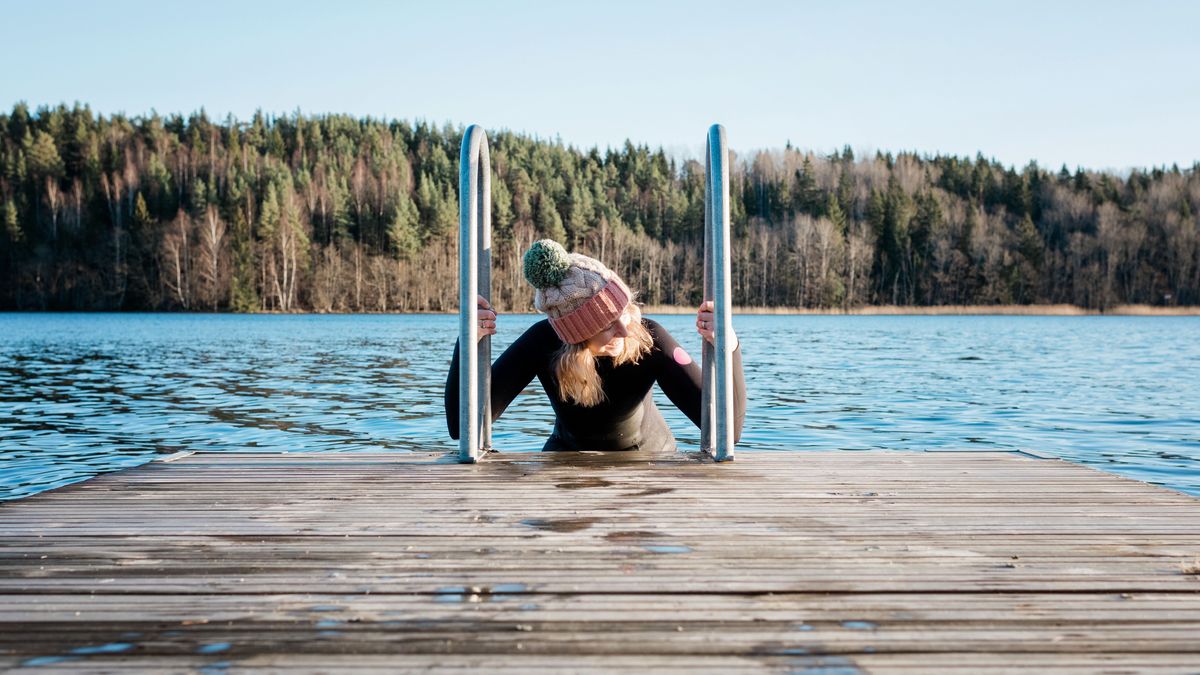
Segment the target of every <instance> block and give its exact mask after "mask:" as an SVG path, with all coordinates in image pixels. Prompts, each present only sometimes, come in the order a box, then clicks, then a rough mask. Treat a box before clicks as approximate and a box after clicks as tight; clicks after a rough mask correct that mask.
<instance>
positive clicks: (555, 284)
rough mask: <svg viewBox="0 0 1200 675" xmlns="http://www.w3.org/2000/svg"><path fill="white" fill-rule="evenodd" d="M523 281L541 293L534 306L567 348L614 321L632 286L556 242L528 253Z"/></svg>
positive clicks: (538, 243) (539, 243) (546, 241)
mask: <svg viewBox="0 0 1200 675" xmlns="http://www.w3.org/2000/svg"><path fill="white" fill-rule="evenodd" d="M525 279H526V280H527V281H528V282H529V283H530V284H531V285H533V287H534V288H535V289H537V290H536V291H535V292H534V294H533V306H534V307H536V308H537V310H538V311H539V312H545V313H546V314H547V315H549V317H550V326H551V327H552V328H554V332H555V333H558V337H559V338H561V339H562V341H563V342H566V343H567V344H577V343H580V342H584V341H586V340H587V339H588V338H590V337H592V336H593V335H595V334H596V333H599V332H600V331H602V330H604V329H605V328H606V327H608V325H609V324H611V323H612V322H613V321H616V320H617V318H618V317H619V316H621V312H623V311H624V310H625V306H626V305H628V304H629V299H630V297H631V294H630V292H629V288H628V287H627V286H626V285H625V283H624V282H622V281H621V279H620V277H618V276H617V275H616V274H615V273H614V272H613V271H612V270H610V269H608V268H607V267H605V266H604V263H602V262H600V261H599V260H596V259H595V258H589V257H587V256H586V255H581V254H579V253H567V251H566V249H564V248H563V247H562V246H561V245H560V244H559V243H558V242H556V241H554V240H553V239H542V240H540V241H536V242H534V243H533V246H530V247H529V250H528V251H526V252H525Z"/></svg>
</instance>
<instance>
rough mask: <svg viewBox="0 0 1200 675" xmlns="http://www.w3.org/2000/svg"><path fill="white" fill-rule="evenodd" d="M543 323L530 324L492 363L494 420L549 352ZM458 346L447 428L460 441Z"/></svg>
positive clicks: (452, 364) (448, 387) (449, 384)
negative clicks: (547, 351)
mask: <svg viewBox="0 0 1200 675" xmlns="http://www.w3.org/2000/svg"><path fill="white" fill-rule="evenodd" d="M540 329H541V324H540V323H536V324H534V325H532V326H530V327H529V329H528V330H526V331H525V332H524V333H523V334H522V335H521V337H519V338H517V341H516V342H514V343H512V344H511V345H509V346H508V349H505V350H504V353H503V354H501V355H500V358H498V359H496V362H495V363H494V364H492V421H493V422H495V421H496V420H497V419H499V417H500V413H502V412H504V409H505V408H507V407H508V404H509V403H512V401H513V399H514V398H516V397H517V394H519V393H521V391H522V390H523V389H525V387H528V386H529V383H530V382H532V381H533V378H534V377H535V376H536V375H537V369H538V364H539V363H541V362H542V361H543V360H544V358H545V354H546V347H545V345H544V344H543V343H545V342H546V340H545V335H544V333H545V331H543V330H540ZM458 349H459V344H458V342H457V341H455V343H454V356H453V357H451V359H450V372H449V373H448V374H447V375H446V396H445V399H446V427H447V429H448V430H449V432H450V438H453V439H454V440H458Z"/></svg>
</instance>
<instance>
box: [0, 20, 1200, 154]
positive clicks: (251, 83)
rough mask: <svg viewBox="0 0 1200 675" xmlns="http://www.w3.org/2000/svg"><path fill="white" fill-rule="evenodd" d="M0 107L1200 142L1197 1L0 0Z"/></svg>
mask: <svg viewBox="0 0 1200 675" xmlns="http://www.w3.org/2000/svg"><path fill="white" fill-rule="evenodd" d="M0 16H2V17H4V21H3V24H2V25H0V44H2V45H3V52H4V61H3V64H2V65H0V107H3V108H4V109H11V107H12V104H13V103H15V102H16V101H19V100H25V101H27V102H28V103H30V104H31V105H32V106H35V107H36V106H38V105H42V104H47V103H49V104H54V103H59V102H67V103H68V104H69V103H71V102H73V101H81V102H86V103H88V104H90V105H91V106H92V108H93V109H94V110H96V111H98V112H103V113H111V112H116V111H123V112H125V113H128V114H131V115H138V114H143V113H146V112H148V111H150V110H151V109H156V110H158V111H159V112H162V113H167V112H191V111H193V110H197V109H199V108H201V107H203V108H205V109H206V110H207V111H208V112H209V114H210V115H211V116H214V117H218V118H222V117H224V116H225V115H226V114H227V113H232V114H233V115H235V116H236V117H238V118H241V119H246V118H248V117H249V116H250V115H251V114H253V112H254V110H255V109H256V108H261V109H263V110H264V111H268V112H292V111H295V110H296V109H300V110H301V111H303V112H305V113H321V112H346V113H351V114H354V115H372V116H376V117H382V116H386V117H389V118H403V119H409V120H413V119H425V120H429V121H433V122H437V123H442V122H446V121H450V122H454V123H470V122H478V123H480V124H482V125H484V126H485V127H486V128H508V129H512V130H515V131H524V132H527V133H530V134H536V135H538V136H541V137H549V138H553V137H555V136H559V137H561V138H562V140H563V141H564V142H566V143H570V144H573V145H576V146H585V147H590V146H592V145H599V146H601V147H603V146H606V145H619V144H621V143H623V142H624V140H625V139H626V138H629V139H631V140H633V141H634V142H636V143H648V144H650V145H652V146H659V145H661V146H664V147H666V148H667V149H668V150H670V151H672V152H674V153H676V154H681V155H691V156H699V155H700V153H701V150H702V148H703V140H704V133H705V129H706V128H707V126H708V124H710V123H712V122H714V121H719V122H721V123H723V124H725V126H726V128H727V130H728V133H729V139H730V142H731V144H732V145H733V147H734V148H735V149H737V150H740V151H747V150H750V149H754V148H763V147H781V146H783V145H784V144H785V143H786V142H788V141H789V140H790V141H791V142H792V143H793V145H796V146H798V147H802V148H812V149H815V150H818V151H821V152H827V151H830V150H832V149H834V148H840V147H841V146H843V145H846V144H849V145H850V146H852V147H854V148H856V149H860V150H861V149H885V150H918V151H920V152H927V153H933V152H944V153H955V154H965V155H972V156H973V155H974V154H975V153H976V151H981V152H983V153H984V154H985V155H987V156H992V157H995V158H997V159H999V160H1000V161H1002V162H1005V163H1010V164H1017V165H1024V164H1025V163H1026V162H1028V161H1029V160H1031V159H1034V160H1037V161H1038V162H1039V163H1041V164H1042V165H1044V166H1049V167H1051V168H1057V167H1058V166H1059V165H1060V164H1062V163H1064V162H1065V163H1067V164H1069V165H1070V166H1071V167H1074V166H1076V165H1083V166H1086V167H1090V168H1114V169H1124V168H1127V167H1130V166H1152V165H1162V164H1167V165H1169V164H1171V163H1172V162H1178V163H1179V164H1180V165H1184V166H1190V165H1191V164H1192V163H1193V162H1194V161H1196V160H1200V115H1198V114H1197V113H1198V111H1200V34H1198V33H1197V31H1198V30H1200V2H1193V1H1179V2H1156V1H1153V0H1151V1H1142V2H1127V1H1126V2H1107V1H1090V2H1089V1H1080V2H1051V1H1048V0H1043V1H1042V2H1025V1H1023V0H1020V1H1018V0H1012V1H1008V2H969V1H965V0H958V1H953V2H941V1H938V2H900V1H896V2H822V3H815V2H812V3H801V2H753V1H751V0H742V1H739V2H736V3H734V2H723V3H706V2H653V1H651V0H641V1H640V2H613V1H610V2H596V3H590V4H586V5H585V4H584V3H576V2H564V1H562V0H559V1H558V2H515V1H512V2H478V3H457V2H449V1H447V2H436V1H430V2H423V3H402V2H353V1H351V0H343V1H341V2H328V1H325V2H302V1H298V0H293V1H290V2H259V1H257V0H242V1H240V2H225V1H223V0H221V1H206V2H169V1H167V0H159V1H158V2H142V1H133V0H128V1H117V0H113V1H105V2H95V3H92V2H84V1H82V0H80V1H78V2H63V1H61V0H37V1H32V2H31V1H28V0H21V1H20V2H16V1H15V0H0Z"/></svg>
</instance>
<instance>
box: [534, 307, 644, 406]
mask: <svg viewBox="0 0 1200 675" xmlns="http://www.w3.org/2000/svg"><path fill="white" fill-rule="evenodd" d="M629 314H630V316H632V317H633V320H632V321H630V322H629V326H628V328H627V329H626V330H628V332H629V334H628V335H627V336H626V337H625V344H624V346H622V348H621V353H620V354H618V355H616V356H614V357H613V365H614V366H620V365H623V364H626V363H637V362H638V361H641V360H642V357H643V356H645V355H647V354H649V353H650V349H651V348H652V347H654V338H653V337H651V336H650V331H648V330H646V326H645V325H644V324H642V309H641V307H638V306H637V305H636V304H634V303H632V302H630V303H629ZM554 377H555V378H556V379H557V380H558V397H559V398H560V399H562V400H563V401H567V402H571V401H574V402H575V403H576V404H578V405H581V406H584V407H585V408H590V407H592V406H594V405H597V404H599V403H600V402H602V401H604V400H605V399H606V398H607V397H606V396H605V395H604V386H603V383H601V382H600V373H599V372H597V371H596V355H595V354H592V352H591V350H589V349H588V348H587V342H580V343H577V344H564V345H563V346H562V347H560V348H559V349H558V351H557V352H556V353H555V354H554Z"/></svg>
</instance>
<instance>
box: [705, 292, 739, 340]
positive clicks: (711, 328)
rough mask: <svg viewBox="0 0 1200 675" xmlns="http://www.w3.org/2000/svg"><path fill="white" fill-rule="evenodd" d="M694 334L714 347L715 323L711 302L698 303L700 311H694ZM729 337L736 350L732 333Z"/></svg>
mask: <svg viewBox="0 0 1200 675" xmlns="http://www.w3.org/2000/svg"><path fill="white" fill-rule="evenodd" d="M696 332H697V333H699V334H700V337H702V338H704V339H705V340H706V341H707V342H708V343H709V344H710V345H713V346H716V344H717V337H716V321H715V319H714V316H713V302H712V300H707V301H705V302H702V303H700V309H699V310H697V311H696ZM729 337H731V338H733V348H734V349H737V348H738V339H737V335H735V334H734V333H733V332H732V331H731V332H730V334H729Z"/></svg>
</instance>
